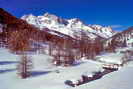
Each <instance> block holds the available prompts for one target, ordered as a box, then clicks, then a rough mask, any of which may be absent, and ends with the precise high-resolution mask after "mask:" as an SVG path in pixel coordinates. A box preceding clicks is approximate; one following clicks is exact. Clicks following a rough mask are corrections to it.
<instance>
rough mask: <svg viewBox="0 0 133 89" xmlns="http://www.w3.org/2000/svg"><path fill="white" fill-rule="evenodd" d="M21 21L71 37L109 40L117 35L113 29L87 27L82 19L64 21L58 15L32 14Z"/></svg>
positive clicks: (97, 26) (99, 26) (23, 17)
mask: <svg viewBox="0 0 133 89" xmlns="http://www.w3.org/2000/svg"><path fill="white" fill-rule="evenodd" d="M21 19H23V20H26V21H27V22H28V23H29V24H32V25H35V26H36V27H38V28H40V29H41V30H42V29H44V28H48V29H51V30H54V31H58V32H61V33H63V34H66V35H69V36H71V37H78V36H81V34H82V33H84V34H86V35H87V36H88V37H89V38H92V39H94V38H96V37H99V36H100V37H103V38H109V37H111V36H113V35H114V34H115V31H113V30H112V28H111V27H109V26H108V27H103V26H101V25H86V24H84V23H83V22H82V21H81V20H80V19H77V18H73V19H63V18H60V17H58V16H56V15H53V14H49V13H45V14H44V15H42V16H34V15H32V14H29V15H24V16H22V17H21Z"/></svg>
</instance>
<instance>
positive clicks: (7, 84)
mask: <svg viewBox="0 0 133 89" xmlns="http://www.w3.org/2000/svg"><path fill="white" fill-rule="evenodd" d="M32 59H33V66H34V68H33V69H32V76H31V77H29V78H27V79H21V78H19V77H18V75H17V70H16V65H17V63H18V61H19V56H17V55H14V54H11V53H9V52H8V50H5V49H2V48H0V81H1V83H0V89H133V62H130V63H128V64H126V65H125V66H124V67H123V68H121V69H120V70H118V71H115V72H112V73H109V74H107V75H105V76H103V77H102V78H101V79H98V80H94V81H91V82H89V83H86V84H83V85H80V86H77V87H70V86H68V85H65V83H64V82H65V81H66V80H69V79H78V78H80V77H81V75H82V74H83V73H85V72H92V71H97V70H99V69H101V68H102V63H100V62H96V61H91V60H84V61H82V62H79V63H78V65H75V66H70V67H55V66H53V65H51V64H50V63H51V60H52V59H51V57H49V56H48V55H44V54H38V55H32ZM57 71H59V73H58V72H57Z"/></svg>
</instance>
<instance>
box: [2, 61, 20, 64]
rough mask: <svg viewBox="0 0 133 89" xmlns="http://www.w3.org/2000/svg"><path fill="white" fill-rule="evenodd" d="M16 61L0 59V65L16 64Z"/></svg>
mask: <svg viewBox="0 0 133 89" xmlns="http://www.w3.org/2000/svg"><path fill="white" fill-rule="evenodd" d="M16 63H18V62H17V61H0V65H8V64H16Z"/></svg>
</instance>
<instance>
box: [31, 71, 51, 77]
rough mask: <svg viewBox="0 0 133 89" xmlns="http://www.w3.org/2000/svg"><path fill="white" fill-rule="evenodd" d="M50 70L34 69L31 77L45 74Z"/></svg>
mask: <svg viewBox="0 0 133 89" xmlns="http://www.w3.org/2000/svg"><path fill="white" fill-rule="evenodd" d="M50 72H51V71H32V72H31V77H37V76H41V75H45V74H48V73H50Z"/></svg>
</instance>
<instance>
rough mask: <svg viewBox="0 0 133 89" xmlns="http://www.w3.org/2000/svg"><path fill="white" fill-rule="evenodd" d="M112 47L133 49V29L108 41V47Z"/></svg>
mask: <svg viewBox="0 0 133 89" xmlns="http://www.w3.org/2000/svg"><path fill="white" fill-rule="evenodd" d="M109 45H110V46H112V47H125V46H130V47H133V27H130V28H128V29H127V30H125V31H122V32H120V33H117V34H115V35H114V36H112V37H110V38H109V39H107V41H106V46H109Z"/></svg>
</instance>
